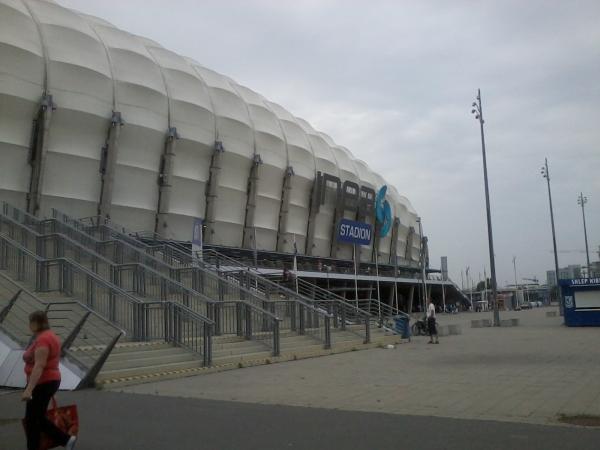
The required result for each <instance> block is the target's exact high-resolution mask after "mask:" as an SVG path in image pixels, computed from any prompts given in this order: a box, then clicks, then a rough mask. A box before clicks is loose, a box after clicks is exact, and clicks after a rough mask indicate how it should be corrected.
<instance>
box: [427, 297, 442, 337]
mask: <svg viewBox="0 0 600 450" xmlns="http://www.w3.org/2000/svg"><path fill="white" fill-rule="evenodd" d="M427 329H428V331H429V342H428V343H429V344H439V343H440V340H439V339H438V333H437V325H436V323H435V305H434V304H433V300H432V299H429V305H428V306H427ZM434 337H435V342H434V340H433V338H434Z"/></svg>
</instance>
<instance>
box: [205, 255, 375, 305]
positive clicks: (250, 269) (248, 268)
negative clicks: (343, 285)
mask: <svg viewBox="0 0 600 450" xmlns="http://www.w3.org/2000/svg"><path fill="white" fill-rule="evenodd" d="M210 255H214V256H215V257H216V258H218V259H222V260H226V261H229V262H230V263H231V265H232V266H233V267H236V266H237V267H241V268H243V269H244V272H250V273H252V274H254V275H255V276H256V277H259V278H261V280H262V281H263V282H265V283H268V284H269V285H271V286H273V287H275V288H276V289H278V290H282V291H284V292H286V293H289V294H292V295H295V296H297V297H300V294H299V293H298V292H296V291H294V290H292V289H290V288H287V287H285V286H282V285H281V284H279V283H275V282H274V281H273V280H271V279H269V278H268V277H265V276H264V275H263V274H261V273H260V272H259V271H258V270H256V269H255V268H253V267H251V266H247V265H245V264H244V263H242V262H239V261H236V260H234V259H232V258H230V257H228V256H226V255H223V254H222V253H219V252H217V251H216V250H214V249H209V250H206V251H204V254H203V257H206V256H210ZM235 271H236V270H235V269H233V270H232V272H235ZM298 283H299V284H303V283H305V284H309V285H310V286H311V288H312V287H313V286H314V287H315V288H316V289H317V290H319V291H324V292H327V293H329V292H330V291H326V290H324V289H322V288H320V287H319V286H317V285H313V284H312V283H309V282H307V281H305V280H301V279H298ZM333 295H334V296H336V297H338V298H335V299H332V300H339V301H343V302H344V303H346V304H347V306H348V307H350V308H351V309H354V310H356V311H357V312H358V313H359V314H361V315H367V316H370V315H371V314H369V313H368V312H366V311H363V310H361V309H359V308H356V307H354V306H353V305H351V304H349V303H348V302H347V301H346V299H344V298H342V297H339V296H337V295H336V294H333ZM306 300H308V301H312V300H313V299H311V298H308V297H304V296H302V297H301V298H300V301H302V302H304V303H306Z"/></svg>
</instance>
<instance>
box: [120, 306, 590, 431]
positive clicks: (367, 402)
mask: <svg viewBox="0 0 600 450" xmlns="http://www.w3.org/2000/svg"><path fill="white" fill-rule="evenodd" d="M549 310H553V309H552V308H539V309H534V310H528V311H515V312H502V314H501V315H502V318H519V319H520V321H521V325H520V326H518V327H507V328H470V321H471V320H472V319H478V318H489V317H491V313H477V314H474V313H463V314H459V315H443V316H440V317H439V322H440V323H441V324H460V325H462V334H461V335H458V336H449V337H446V338H443V339H441V344H440V345H429V344H427V338H425V337H415V338H413V340H412V342H411V343H407V344H402V345H400V346H398V347H397V348H395V349H393V350H388V349H374V350H368V351H357V352H351V353H344V354H339V355H334V356H328V357H323V358H315V359H308V360H302V361H294V362H289V363H281V364H274V365H268V366H259V367H252V368H247V369H241V370H234V371H230V372H223V373H217V374H211V375H201V376H195V377H190V378H183V379H177V380H171V381H164V382H157V383H148V384H143V385H138V386H131V387H125V388H121V389H118V390H119V391H123V392H129V393H144V394H153V395H161V396H175V397H188V398H199V399H212V400H228V401H238V402H247V403H261V404H272V405H290V406H307V407H317V408H331V409H340V410H350V411H370V412H384V413H393V414H404V415H406V414H408V415H424V416H438V417H452V418H463V419H489V420H500V421H512V422H527V423H536V424H548V423H556V418H557V416H558V415H559V414H591V415H600V363H599V361H600V358H599V357H600V345H598V343H599V342H600V328H568V327H565V326H563V325H562V321H561V318H560V317H555V318H548V317H546V315H545V313H546V311H549Z"/></svg>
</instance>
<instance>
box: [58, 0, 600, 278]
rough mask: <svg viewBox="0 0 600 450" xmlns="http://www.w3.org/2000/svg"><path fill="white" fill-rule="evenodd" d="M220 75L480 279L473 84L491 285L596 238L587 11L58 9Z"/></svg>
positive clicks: (599, 30)
mask: <svg viewBox="0 0 600 450" xmlns="http://www.w3.org/2000/svg"><path fill="white" fill-rule="evenodd" d="M59 2H60V3H61V4H63V5H65V6H68V7H71V8H74V9H77V10H79V11H82V12H86V13H88V14H93V15H97V16H99V17H102V18H104V19H106V20H108V21H109V22H112V23H113V24H115V25H116V26H118V27H119V28H123V29H125V30H127V31H130V32H132V33H135V34H139V35H142V36H146V37H149V38H152V39H154V40H156V41H158V42H159V43H161V44H162V45H163V46H165V47H166V48H169V49H171V50H173V51H176V52H178V53H180V54H183V55H186V56H190V57H193V58H194V59H196V60H197V61H199V62H200V63H201V64H203V65H205V66H207V67H209V68H212V69H214V70H216V71H218V72H221V73H223V74H225V75H228V76H230V77H231V78H233V79H235V80H236V81H238V82H239V83H241V84H244V85H246V86H248V87H250V88H252V89H254V90H256V91H258V92H260V93H261V94H263V95H264V96H265V97H267V98H268V99H270V100H272V101H275V102H277V103H280V104H281V105H283V106H285V107H286V108H287V109H288V110H290V111H291V112H292V113H293V114H295V115H297V116H299V117H302V118H305V119H307V120H308V121H309V122H311V123H312V125H313V126H314V127H315V128H316V129H318V130H322V131H324V132H325V133H327V134H329V135H330V136H332V137H333V138H334V139H335V141H336V142H337V143H338V144H340V145H344V146H346V147H348V148H349V149H350V150H351V151H352V152H353V153H354V154H355V155H356V156H357V157H358V158H361V159H363V160H365V161H366V162H367V163H368V164H369V165H370V166H371V167H372V168H373V169H374V170H375V171H377V172H379V173H381V174H382V175H383V176H384V177H385V178H386V179H387V181H388V182H389V183H391V184H394V185H395V186H396V187H397V188H398V190H399V191H400V192H401V193H402V194H404V195H406V196H407V197H408V198H409V199H410V200H411V202H412V204H413V206H414V207H415V209H416V210H417V212H418V213H419V214H420V215H421V216H422V218H423V224H424V229H425V233H426V234H427V235H428V236H429V239H430V253H431V259H432V265H434V266H439V258H440V256H442V255H447V256H448V259H449V266H450V273H451V276H452V277H453V278H454V280H455V281H457V282H458V283H459V284H460V282H461V269H464V268H465V267H466V266H470V267H471V273H472V275H473V276H474V277H475V278H478V274H479V273H481V274H482V276H483V270H484V266H486V267H487V268H488V273H489V254H488V247H487V245H488V244H487V228H486V220H485V197H484V190H483V171H482V158H481V145H480V136H479V126H478V123H477V122H476V121H475V120H474V118H473V117H472V115H471V114H470V110H471V103H472V102H473V100H474V98H475V96H476V91H477V88H481V89H482V98H483V108H484V116H485V119H486V124H485V132H486V141H487V150H488V168H489V179H490V194H491V205H492V222H493V227H494V243H495V253H496V265H497V272H498V282H499V284H504V283H505V282H509V283H513V282H514V275H513V265H512V258H513V256H516V257H517V270H518V274H519V278H521V277H533V276H538V277H539V278H540V279H543V280H545V271H546V270H547V269H551V268H552V267H553V264H554V263H553V256H552V235H551V229H550V222H549V208H548V195H547V189H546V184H545V180H543V178H542V177H541V175H540V167H541V166H542V164H543V162H544V157H548V160H549V164H550V174H551V177H552V189H553V191H552V194H553V200H554V211H555V216H556V232H557V241H558V247H559V251H561V253H559V262H560V264H561V267H562V266H564V265H567V264H585V253H584V252H583V250H584V249H585V244H584V239H583V225H582V218H581V209H580V208H579V207H578V205H577V196H578V194H579V192H580V191H583V193H584V195H587V197H588V199H589V202H588V204H587V210H586V213H587V225H588V238H589V244H590V252H591V254H590V257H591V259H592V260H598V247H599V245H600V2H599V1H597V0H591V1H576V0H572V1H534V0H527V1H522V0H517V1H506V0H504V1H442V0H440V1H426V2H425V1H416V0H415V1H410V2H409V1H390V2H384V1H372V0H371V1H366V0H365V1H362V2H358V1H354V2H352V1H348V0H339V1H327V0H320V1H303V0H296V1H282V0H279V1H277V0H272V1H248V0H246V1H225V0H220V1H192V0H171V1H169V2H167V1H164V0H127V1H123V0H103V1H102V2H97V1H91V0H59Z"/></svg>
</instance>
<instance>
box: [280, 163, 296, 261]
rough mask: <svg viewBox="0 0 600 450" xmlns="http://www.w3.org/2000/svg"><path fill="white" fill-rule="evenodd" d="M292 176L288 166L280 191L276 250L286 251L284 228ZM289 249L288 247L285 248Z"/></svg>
mask: <svg viewBox="0 0 600 450" xmlns="http://www.w3.org/2000/svg"><path fill="white" fill-rule="evenodd" d="M293 176H294V168H293V167H292V166H289V167H288V168H287V170H286V171H285V177H284V179H283V187H282V192H281V207H280V208H279V227H278V230H277V251H278V252H284V251H286V245H285V244H286V243H287V235H286V230H287V229H288V226H287V224H288V218H289V210H290V196H291V192H292V177H293ZM287 250H288V251H289V249H287Z"/></svg>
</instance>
